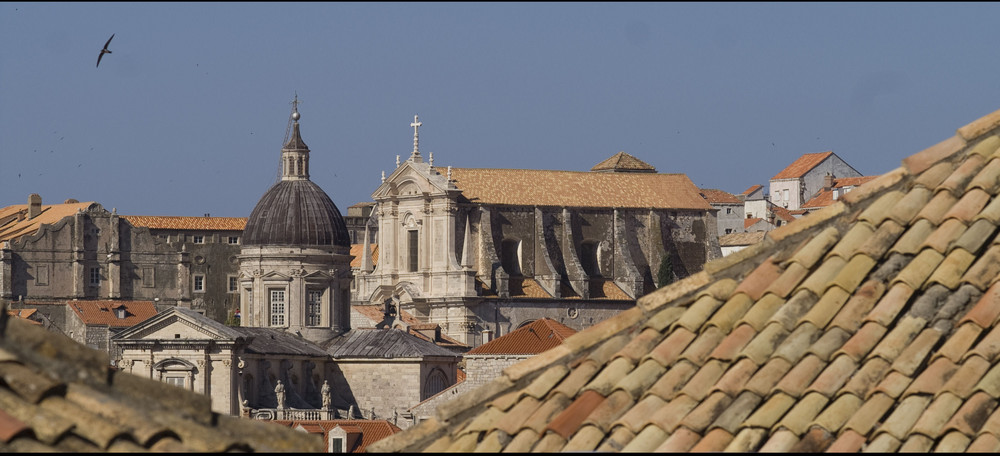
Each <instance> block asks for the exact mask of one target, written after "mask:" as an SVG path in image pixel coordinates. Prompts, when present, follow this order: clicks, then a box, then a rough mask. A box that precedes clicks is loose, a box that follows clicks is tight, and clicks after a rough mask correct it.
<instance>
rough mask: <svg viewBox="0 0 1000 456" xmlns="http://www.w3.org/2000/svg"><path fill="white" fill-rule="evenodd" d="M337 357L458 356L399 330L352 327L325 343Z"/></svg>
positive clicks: (327, 349) (329, 350) (334, 356)
mask: <svg viewBox="0 0 1000 456" xmlns="http://www.w3.org/2000/svg"><path fill="white" fill-rule="evenodd" d="M324 348H326V351H327V353H329V354H330V356H332V357H333V358H334V359H349V358H353V359H356V358H366V359H379V358H423V357H425V356H444V357H449V358H455V357H458V356H459V355H456V354H455V352H453V351H450V350H448V349H446V348H442V347H439V346H437V345H436V344H434V343H433V342H428V341H427V340H424V339H422V338H419V337H417V336H414V335H413V334H409V333H407V332H404V331H402V330H399V329H395V328H385V329H371V328H366V329H352V330H350V331H348V332H347V333H346V334H344V335H341V336H337V337H335V338H333V339H331V340H330V341H328V342H326V343H325V344H324Z"/></svg>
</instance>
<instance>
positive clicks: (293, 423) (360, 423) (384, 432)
mask: <svg viewBox="0 0 1000 456" xmlns="http://www.w3.org/2000/svg"><path fill="white" fill-rule="evenodd" d="M272 422H273V423H275V424H280V425H282V426H287V427H290V428H292V429H295V428H296V427H297V426H302V427H303V429H305V430H307V431H308V432H310V433H322V434H323V441H324V442H327V441H329V439H328V438H327V435H328V434H329V432H330V430H332V429H334V428H336V427H337V426H340V427H341V428H342V429H344V430H345V431H347V432H348V433H351V432H360V433H361V441H360V442H358V443H356V444H355V445H354V448H350V452H351V453H365V452H366V450H367V448H368V445H371V444H372V443H374V442H377V441H379V440H382V439H384V438H386V437H389V436H390V435H393V434H396V433H399V432H401V431H402V429H400V428H399V427H398V426H396V425H395V424H392V423H390V422H389V421H387V420H274V421H272ZM317 430H318V431H319V432H314V431H317Z"/></svg>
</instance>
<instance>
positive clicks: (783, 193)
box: [781, 188, 790, 201]
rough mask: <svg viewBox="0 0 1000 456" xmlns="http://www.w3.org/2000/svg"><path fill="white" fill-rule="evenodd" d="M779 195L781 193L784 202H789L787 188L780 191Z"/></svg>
mask: <svg viewBox="0 0 1000 456" xmlns="http://www.w3.org/2000/svg"><path fill="white" fill-rule="evenodd" d="M781 193H782V198H784V200H785V201H790V200H789V199H788V189H787V188H786V189H784V190H782V191H781Z"/></svg>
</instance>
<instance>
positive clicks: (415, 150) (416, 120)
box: [410, 116, 423, 157]
mask: <svg viewBox="0 0 1000 456" xmlns="http://www.w3.org/2000/svg"><path fill="white" fill-rule="evenodd" d="M421 125H423V123H421V122H420V119H419V118H418V117H417V116H413V123H411V124H410V126H411V127H413V156H414V157H419V156H420V147H419V146H418V139H417V136H418V132H417V129H418V128H420V126H421Z"/></svg>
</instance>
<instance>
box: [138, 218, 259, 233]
mask: <svg viewBox="0 0 1000 456" xmlns="http://www.w3.org/2000/svg"><path fill="white" fill-rule="evenodd" d="M122 218H123V219H125V220H128V222H129V223H131V224H132V226H141V227H146V228H149V229H151V230H206V231H243V228H244V227H245V226H246V223H247V219H246V217H181V216H167V215H123V216H122Z"/></svg>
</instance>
